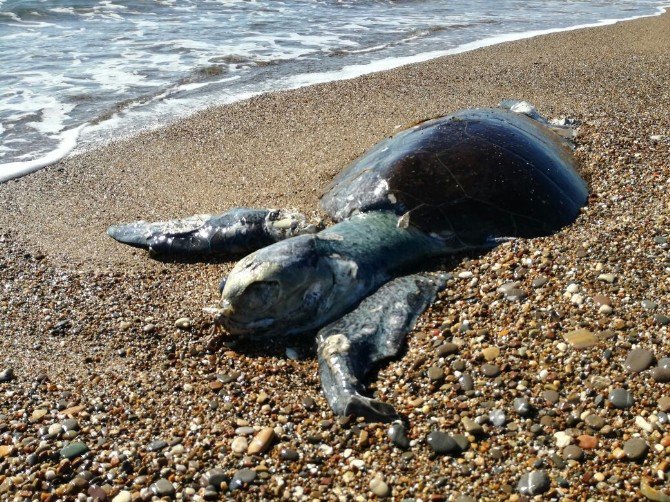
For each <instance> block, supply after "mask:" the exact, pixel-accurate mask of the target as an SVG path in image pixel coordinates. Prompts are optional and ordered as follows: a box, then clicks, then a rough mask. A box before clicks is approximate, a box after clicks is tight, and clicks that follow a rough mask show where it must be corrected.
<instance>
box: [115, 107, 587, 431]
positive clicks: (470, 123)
mask: <svg viewBox="0 0 670 502" xmlns="http://www.w3.org/2000/svg"><path fill="white" fill-rule="evenodd" d="M503 105H504V107H501V108H492V109H473V110H464V111H460V112H458V113H455V114H453V115H450V116H448V117H442V118H438V119H433V120H428V121H425V122H422V123H420V124H418V125H416V126H413V127H411V128H409V129H406V130H404V131H402V132H399V133H397V134H395V135H394V136H392V137H390V138H388V139H386V140H384V141H381V142H380V143H378V144H377V145H376V146H374V147H373V148H372V149H371V150H369V151H368V152H367V153H366V154H365V155H363V156H362V157H361V158H359V159H358V160H356V161H355V162H354V163H353V164H352V165H350V166H349V167H348V168H347V169H345V170H344V171H342V172H341V173H340V174H339V175H338V176H337V177H336V178H335V179H334V180H333V181H332V183H331V184H330V187H329V188H328V190H327V192H326V194H325V195H324V196H323V197H322V198H321V206H322V207H323V209H325V211H326V212H327V213H328V214H329V215H330V216H331V217H332V218H333V220H335V221H336V222H338V223H337V224H335V225H333V226H331V227H330V228H327V229H325V230H322V231H320V232H315V229H314V228H313V227H312V226H310V225H309V224H308V223H306V220H305V218H304V217H303V216H302V215H300V214H297V213H292V212H284V211H272V210H259V209H246V208H238V209H233V210H232V211H230V212H228V213H225V214H223V215H221V216H207V215H205V216H199V217H192V218H190V219H186V220H173V221H170V222H159V223H146V222H136V223H131V224H127V225H119V226H113V227H111V228H110V229H109V230H108V233H109V235H111V236H112V237H113V238H115V239H117V240H119V241H121V242H125V243H127V244H131V245H133V246H139V247H143V248H146V249H150V250H152V251H154V252H156V253H162V254H169V253H173V254H174V253H214V254H221V253H239V252H248V251H252V250H254V249H257V251H255V252H253V253H251V254H250V255H248V256H246V257H245V258H243V259H242V260H240V261H239V262H238V263H237V265H236V266H235V268H234V269H233V271H232V272H231V274H230V275H229V277H228V279H227V281H226V282H225V286H224V287H223V290H222V305H221V306H222V309H221V312H222V322H223V324H224V326H225V327H226V328H227V330H228V331H229V332H230V333H231V334H255V335H267V336H272V335H277V334H290V333H302V332H309V331H315V330H317V329H319V331H318V333H317V346H318V359H319V371H320V374H321V383H322V387H323V390H324V393H325V395H326V398H327V399H328V402H329V404H330V406H331V407H332V409H333V411H334V412H335V413H337V414H340V415H349V414H355V415H360V416H364V417H366V418H367V419H369V420H381V421H386V420H391V419H394V418H395V417H397V414H396V412H395V410H394V408H393V407H392V406H391V405H389V404H386V403H383V402H381V401H378V400H375V399H372V398H369V397H366V396H364V395H363V394H364V386H363V384H362V383H361V381H362V380H363V378H364V377H365V375H366V374H367V373H368V372H369V371H370V370H371V369H372V368H373V367H374V366H375V365H376V364H377V363H378V362H379V361H381V360H382V359H385V358H388V357H391V356H394V355H396V354H397V353H398V352H399V350H400V349H401V347H402V345H403V343H404V338H405V335H406V334H407V332H408V331H410V330H411V328H412V326H413V324H414V322H415V321H416V319H417V317H418V316H419V314H420V313H421V312H423V311H424V310H425V309H426V308H427V307H428V306H429V305H430V303H431V302H432V301H433V300H434V299H435V296H436V294H437V292H438V290H439V289H440V287H441V286H442V284H443V281H444V279H443V278H441V277H440V276H438V275H434V274H429V273H414V274H411V275H404V274H407V273H408V271H412V270H414V271H416V270H417V269H420V268H421V266H422V264H423V263H424V262H425V261H426V260H427V259H429V258H431V257H435V256H440V255H446V254H449V253H453V252H456V251H461V250H466V249H484V248H490V247H493V246H495V245H496V244H498V243H500V242H501V241H504V240H507V239H511V238H515V237H537V236H545V235H549V234H551V233H553V232H555V231H557V230H558V229H560V228H561V227H563V226H565V225H568V224H569V223H571V222H572V221H573V220H574V219H575V218H576V217H577V215H578V213H579V210H580V208H581V207H582V206H583V205H584V204H585V203H586V199H587V189H586V185H585V183H584V181H583V180H582V179H581V178H580V177H579V175H578V174H577V173H576V171H575V169H574V160H573V157H572V155H571V153H570V151H569V149H568V148H566V144H565V140H564V139H563V138H562V137H561V136H559V135H557V134H556V133H555V132H554V131H552V127H551V126H549V124H548V123H547V122H546V121H545V120H544V119H542V118H541V117H540V116H539V115H538V114H537V112H536V111H535V110H534V108H532V107H531V106H530V105H528V104H527V103H525V102H514V101H508V102H504V103H503ZM512 110H513V111H512ZM517 112H522V113H517Z"/></svg>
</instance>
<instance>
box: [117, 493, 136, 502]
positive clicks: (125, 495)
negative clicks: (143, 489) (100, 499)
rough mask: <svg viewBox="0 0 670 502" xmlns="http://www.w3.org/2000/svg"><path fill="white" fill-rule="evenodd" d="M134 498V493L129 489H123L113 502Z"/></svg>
mask: <svg viewBox="0 0 670 502" xmlns="http://www.w3.org/2000/svg"><path fill="white" fill-rule="evenodd" d="M131 500H133V495H132V494H131V493H130V492H129V491H128V490H121V491H120V492H119V493H118V494H117V495H116V497H114V498H113V499H112V502H131Z"/></svg>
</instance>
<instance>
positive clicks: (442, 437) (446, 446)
mask: <svg viewBox="0 0 670 502" xmlns="http://www.w3.org/2000/svg"><path fill="white" fill-rule="evenodd" d="M426 441H427V442H428V445H429V446H430V447H431V448H432V449H433V451H434V452H435V453H438V454H445V453H453V452H456V451H458V445H457V444H456V441H454V439H453V438H452V437H451V436H449V435H448V434H446V433H444V432H442V431H432V432H431V433H430V434H428V437H427V438H426Z"/></svg>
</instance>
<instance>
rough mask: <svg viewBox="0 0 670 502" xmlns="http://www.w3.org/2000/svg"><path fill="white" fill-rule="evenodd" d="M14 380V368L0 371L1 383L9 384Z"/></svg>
mask: <svg viewBox="0 0 670 502" xmlns="http://www.w3.org/2000/svg"><path fill="white" fill-rule="evenodd" d="M13 378H14V370H13V369H12V368H6V369H4V370H2V371H0V383H4V382H9V381H10V380H12V379H13Z"/></svg>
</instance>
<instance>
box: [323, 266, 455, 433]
mask: <svg viewBox="0 0 670 502" xmlns="http://www.w3.org/2000/svg"><path fill="white" fill-rule="evenodd" d="M443 285H444V279H443V278H441V277H437V276H434V275H430V274H414V275H408V276H404V277H399V278H397V279H394V280H392V281H390V282H388V283H386V284H384V285H383V286H382V287H381V288H379V289H378V290H377V291H376V292H375V293H374V294H372V295H370V296H368V297H367V298H365V299H364V300H363V301H362V302H361V303H360V304H359V305H358V307H357V308H356V309H354V310H353V311H351V312H350V313H348V314H347V315H345V316H343V317H342V318H340V319H338V320H337V321H335V322H333V323H331V324H329V325H327V326H326V327H324V328H322V329H321V330H320V331H319V333H318V335H317V345H318V358H319V373H320V375H321V386H322V387H323V392H324V394H325V395H326V399H327V400H328V404H330V407H331V408H332V409H333V411H334V412H335V413H336V414H338V415H356V416H362V417H364V418H365V419H366V420H368V421H371V422H389V421H392V420H395V419H397V418H398V413H397V412H396V411H395V409H394V408H393V406H391V405H390V404H387V403H384V402H381V401H378V400H375V399H372V398H369V397H366V396H364V395H363V392H364V391H365V387H364V385H363V383H362V380H363V379H364V378H365V376H366V375H367V374H368V373H369V372H370V371H371V370H372V369H374V367H375V365H376V364H377V363H379V362H380V361H382V360H383V359H387V358H389V357H393V356H395V355H397V354H398V353H399V352H400V350H401V348H402V347H403V344H404V341H405V335H407V333H409V332H410V331H411V330H412V328H413V326H414V323H415V322H416V320H417V318H418V317H419V315H420V314H421V313H422V312H423V311H424V310H426V308H428V306H429V305H430V304H431V303H432V302H433V301H434V300H435V296H436V295H437V292H438V291H439V290H440V289H441V288H442V287H443Z"/></svg>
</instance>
